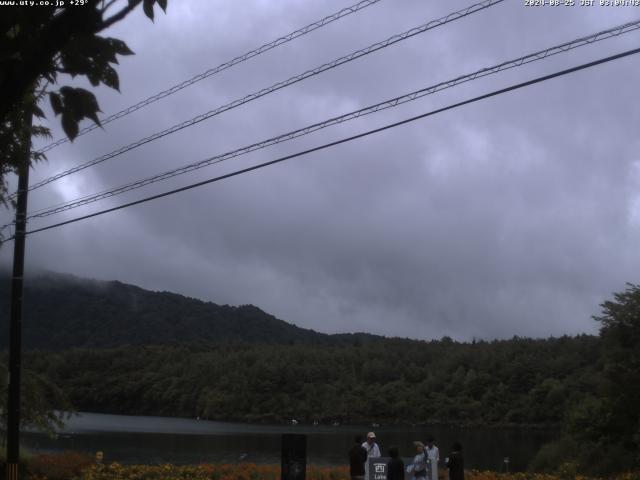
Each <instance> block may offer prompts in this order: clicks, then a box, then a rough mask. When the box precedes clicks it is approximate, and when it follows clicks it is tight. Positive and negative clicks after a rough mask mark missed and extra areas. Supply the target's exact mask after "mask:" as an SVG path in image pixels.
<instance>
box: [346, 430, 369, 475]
mask: <svg viewBox="0 0 640 480" xmlns="http://www.w3.org/2000/svg"><path fill="white" fill-rule="evenodd" d="M354 440H355V445H353V447H351V450H349V470H350V473H351V480H364V466H365V463H366V461H367V451H366V450H365V448H364V447H363V446H362V436H360V435H356V437H355V439H354Z"/></svg>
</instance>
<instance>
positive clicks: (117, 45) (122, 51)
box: [107, 38, 134, 55]
mask: <svg viewBox="0 0 640 480" xmlns="http://www.w3.org/2000/svg"><path fill="white" fill-rule="evenodd" d="M107 40H108V41H109V43H110V44H111V46H112V47H113V49H114V50H115V52H116V53H117V54H118V55H133V54H134V53H133V51H132V50H131V49H130V48H129V47H128V46H127V44H126V43H124V42H123V41H122V40H118V39H117V38H107Z"/></svg>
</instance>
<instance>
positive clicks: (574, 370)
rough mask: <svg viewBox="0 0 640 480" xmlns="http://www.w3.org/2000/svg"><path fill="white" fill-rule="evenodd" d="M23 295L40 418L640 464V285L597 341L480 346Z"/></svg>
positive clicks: (179, 302) (106, 291)
mask: <svg viewBox="0 0 640 480" xmlns="http://www.w3.org/2000/svg"><path fill="white" fill-rule="evenodd" d="M6 287H7V284H6V282H5V284H4V285H3V286H2V287H1V288H0V296H3V297H4V298H6V297H7V296H6ZM3 289H4V290H3ZM25 298H27V299H28V303H27V308H26V309H25V310H26V315H25V326H24V332H25V337H26V344H27V345H26V346H27V347H28V348H30V351H28V353H27V354H26V355H25V358H24V362H23V365H24V367H25V374H26V375H25V378H26V379H30V381H29V382H26V383H25V385H27V386H28V385H32V386H33V388H31V389H30V390H29V391H26V390H25V393H24V398H25V408H26V409H27V410H26V411H29V409H30V408H31V409H32V410H31V411H33V412H34V415H32V417H33V418H34V419H36V420H37V419H38V418H41V417H39V412H47V411H48V410H47V408H48V409H49V411H50V409H51V408H68V406H69V405H70V404H71V405H73V407H74V408H75V409H77V410H80V411H92V412H104V413H128V414H150V415H167V416H184V417H200V418H207V419H217V420H236V421H250V422H287V421H290V420H291V419H294V418H295V419H296V420H298V421H300V422H308V423H312V422H316V421H318V422H322V423H333V422H336V421H337V422H340V423H358V424H363V423H371V422H376V423H382V424H389V423H401V424H422V423H428V424H434V423H442V424H455V425H485V426H498V425H518V426H528V427H535V426H558V427H560V429H561V430H560V431H561V437H560V438H559V440H558V441H557V442H555V443H553V444H550V445H547V446H546V447H544V448H543V449H542V450H541V451H540V453H539V454H538V457H537V458H536V459H535V460H534V463H533V466H534V467H535V468H536V469H538V470H549V469H557V468H558V466H559V465H564V466H565V467H566V466H567V465H569V466H570V467H571V468H574V469H575V470H576V471H581V472H588V473H605V472H614V471H622V470H629V469H637V468H640V454H639V453H638V452H639V451H640V287H638V286H636V285H631V284H630V285H629V286H628V288H627V290H626V291H624V292H620V293H617V294H615V295H614V299H613V300H608V301H605V302H604V303H603V304H602V309H603V310H602V315H601V316H599V317H596V318H595V319H594V320H596V321H598V322H599V324H600V327H601V328H600V335H599V336H589V335H580V336H577V337H561V338H549V339H526V338H517V337H514V338H512V339H510V340H500V341H497V340H496V341H474V342H470V343H459V342H455V341H453V340H452V339H450V338H443V339H440V340H433V341H427V342H425V341H415V340H408V339H398V338H384V337H379V336H374V335H369V334H345V335H326V334H321V333H317V332H314V331H312V330H306V329H302V328H298V327H296V326H294V325H291V324H288V323H286V322H284V321H282V320H278V319H277V318H275V317H273V316H271V315H268V314H267V313H265V312H263V311H261V310H260V309H258V308H256V307H253V306H244V307H230V306H219V305H216V304H213V303H207V302H201V301H199V300H195V299H190V298H186V297H183V296H180V295H176V294H171V293H166V292H160V293H158V292H149V291H146V290H143V289H140V288H138V287H134V286H131V285H125V284H122V283H119V282H97V281H86V280H82V279H77V278H75V277H71V276H59V275H46V276H42V277H39V278H38V279H36V280H34V281H31V283H29V284H27V288H26V294H25ZM6 312H7V308H6V305H4V306H1V307H0V315H2V316H3V317H5V318H6ZM6 323H7V322H6V321H3V322H1V325H2V327H1V328H0V341H2V342H4V343H5V344H6ZM4 355H5V356H6V353H5V354H4ZM5 360H6V359H2V358H0V364H1V363H2V362H3V361H5ZM25 388H26V387H25ZM0 393H1V392H0ZM32 400H33V401H32ZM51 402H53V403H55V405H54V404H53V403H51ZM68 402H70V403H68ZM53 420H55V419H53ZM49 424H51V421H49ZM563 468H564V467H563ZM567 468H568V467H567Z"/></svg>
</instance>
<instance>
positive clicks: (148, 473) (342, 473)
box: [25, 452, 640, 480]
mask: <svg viewBox="0 0 640 480" xmlns="http://www.w3.org/2000/svg"><path fill="white" fill-rule="evenodd" d="M561 470H562V469H561ZM26 471H27V474H26V477H25V478H26V479H27V480H279V479H280V467H279V466H278V465H256V464H253V463H241V464H224V463H215V464H200V465H172V464H164V465H121V464H119V463H110V464H106V465H98V464H96V463H95V459H94V458H93V457H91V456H88V455H84V454H80V453H77V452H67V453H63V454H55V455H34V456H32V457H30V458H28V459H27V461H26ZM440 473H441V480H446V478H447V477H446V473H445V471H441V472H440ZM465 478H466V480H595V479H589V478H587V477H582V476H577V475H574V474H571V473H569V472H567V471H565V472H562V471H561V472H560V473H559V474H556V475H548V474H533V473H511V474H501V473H496V472H489V471H485V472H479V471H475V470H472V471H467V472H466V475H465ZM610 478H612V479H613V480H640V472H636V473H625V474H620V475H617V476H615V477H610ZM307 480H350V477H349V469H348V467H347V466H342V467H318V466H313V465H311V466H308V467H307Z"/></svg>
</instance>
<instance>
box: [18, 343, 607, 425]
mask: <svg viewBox="0 0 640 480" xmlns="http://www.w3.org/2000/svg"><path fill="white" fill-rule="evenodd" d="M599 358H600V342H599V340H598V338H597V337H592V336H581V337H577V338H569V337H564V338H559V339H549V340H528V339H513V340H506V341H495V342H476V343H468V344H463V343H456V342H453V341H451V340H444V341H434V342H418V341H410V340H400V339H387V340H385V341H382V342H370V343H367V344H363V345H361V346H346V345H342V346H341V345H338V346H326V345H325V346H322V345H294V346H284V345H229V346H222V345H216V346H205V345H198V346H148V347H123V348H117V349H105V350H95V349H76V350H70V351H65V352H57V353H56V352H50V353H46V352H35V353H32V354H30V355H29V356H28V357H27V358H26V359H25V362H24V363H25V366H27V367H28V368H30V369H32V370H34V371H36V372H39V373H41V374H44V375H45V376H46V378H49V379H51V380H52V381H53V382H55V383H56V384H58V385H59V386H60V387H62V388H63V390H64V391H65V392H67V394H68V395H69V396H70V400H71V402H72V404H74V405H75V406H76V408H78V409H80V410H84V411H93V412H112V413H130V414H155V415H169V416H186V417H196V416H200V417H201V418H208V419H219V420H239V421H266V422H283V421H287V420H289V419H291V418H296V419H298V420H300V421H302V422H308V423H311V422H313V421H314V420H319V421H320V422H323V423H331V422H333V421H339V422H341V423H343V422H347V423H363V422H364V423H369V422H372V421H376V422H379V423H406V424H410V423H438V422H441V423H452V424H482V425H504V424H514V425H515V424H518V425H533V424H537V425H550V424H559V423H560V422H561V420H562V419H563V416H564V415H565V413H566V411H567V406H568V405H571V404H574V403H576V402H577V401H578V400H580V399H581V398H583V397H584V396H585V395H587V394H589V393H592V392H593V391H594V390H595V385H594V379H595V378H596V375H595V371H596V367H597V363H598V359H599Z"/></svg>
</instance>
